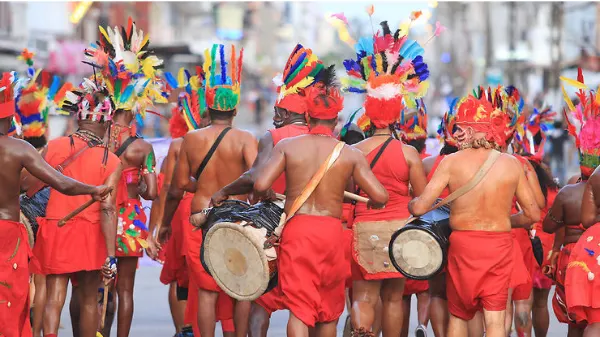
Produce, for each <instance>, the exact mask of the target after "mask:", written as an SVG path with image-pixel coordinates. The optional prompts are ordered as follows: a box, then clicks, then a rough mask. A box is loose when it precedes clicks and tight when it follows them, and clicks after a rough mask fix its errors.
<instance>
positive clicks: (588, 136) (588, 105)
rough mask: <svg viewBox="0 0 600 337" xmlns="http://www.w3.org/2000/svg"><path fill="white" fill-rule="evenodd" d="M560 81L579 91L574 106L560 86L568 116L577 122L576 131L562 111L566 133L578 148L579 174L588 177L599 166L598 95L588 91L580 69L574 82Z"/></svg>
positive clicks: (599, 110)
mask: <svg viewBox="0 0 600 337" xmlns="http://www.w3.org/2000/svg"><path fill="white" fill-rule="evenodd" d="M560 79H561V80H562V81H564V82H567V83H568V84H570V85H572V86H574V87H576V88H578V89H579V90H578V91H577V93H576V95H577V97H578V98H579V104H577V106H575V105H574V104H573V102H572V101H571V99H570V98H569V96H568V95H567V92H566V90H565V88H564V86H562V92H563V95H564V99H565V102H566V103H567V107H568V109H569V112H570V115H571V117H572V118H573V119H574V120H575V121H576V122H577V124H578V127H579V130H577V129H578V128H577V126H576V125H575V123H573V122H572V121H571V119H569V114H568V113H567V110H566V109H565V110H563V113H564V115H565V121H566V123H567V131H568V132H569V134H571V135H572V136H573V137H575V140H576V145H577V148H579V166H580V168H581V173H582V174H583V175H584V176H586V177H589V176H590V175H591V174H592V172H593V171H594V170H595V169H596V167H598V166H599V165H600V95H598V92H597V91H594V90H591V89H589V88H588V86H587V85H586V84H585V82H584V80H583V73H582V71H581V68H579V69H578V72H577V80H576V81H575V80H572V79H568V78H565V77H561V78H560ZM586 90H587V92H586Z"/></svg>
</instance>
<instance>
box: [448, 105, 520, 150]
mask: <svg viewBox="0 0 600 337" xmlns="http://www.w3.org/2000/svg"><path fill="white" fill-rule="evenodd" d="M494 102H495V101H494ZM494 102H490V101H489V100H488V99H487V97H486V95H473V94H471V95H468V96H466V97H463V98H461V99H460V100H458V102H456V106H455V107H454V109H456V117H455V118H456V122H455V123H456V125H458V126H461V127H471V128H473V130H475V132H478V133H484V134H485V139H486V140H488V141H491V142H494V143H495V144H496V145H497V146H500V147H502V146H504V145H506V140H507V137H506V129H507V127H508V125H509V123H510V118H509V116H508V115H507V114H506V113H505V112H504V111H502V110H501V109H499V108H498V107H497V106H496V105H495V104H494Z"/></svg>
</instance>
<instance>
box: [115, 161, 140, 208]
mask: <svg viewBox="0 0 600 337" xmlns="http://www.w3.org/2000/svg"><path fill="white" fill-rule="evenodd" d="M139 182H140V168H139V167H128V168H126V169H124V170H123V173H121V179H119V187H118V191H117V205H124V204H127V202H128V200H129V199H130V198H129V193H128V191H127V186H128V185H131V184H138V183H139Z"/></svg>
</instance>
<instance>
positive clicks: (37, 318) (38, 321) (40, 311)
mask: <svg viewBox="0 0 600 337" xmlns="http://www.w3.org/2000/svg"><path fill="white" fill-rule="evenodd" d="M33 284H34V285H35V295H34V296H33V336H34V337H40V336H42V321H43V317H44V309H45V306H46V277H45V276H44V275H38V274H34V275H33Z"/></svg>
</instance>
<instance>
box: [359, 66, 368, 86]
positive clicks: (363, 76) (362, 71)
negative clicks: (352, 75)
mask: <svg viewBox="0 0 600 337" xmlns="http://www.w3.org/2000/svg"><path fill="white" fill-rule="evenodd" d="M358 65H359V66H360V75H361V76H362V79H363V80H365V81H366V80H367V76H366V75H365V67H364V66H363V64H362V62H358Z"/></svg>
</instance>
